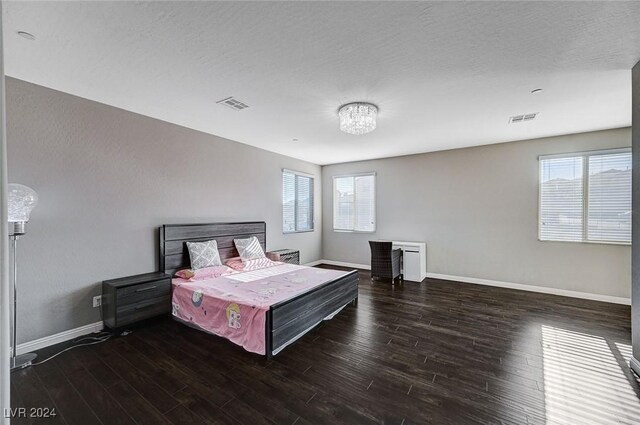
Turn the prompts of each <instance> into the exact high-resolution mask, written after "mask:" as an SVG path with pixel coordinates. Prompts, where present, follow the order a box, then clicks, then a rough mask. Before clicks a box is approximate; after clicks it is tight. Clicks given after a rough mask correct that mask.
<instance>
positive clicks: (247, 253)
mask: <svg viewBox="0 0 640 425" xmlns="http://www.w3.org/2000/svg"><path fill="white" fill-rule="evenodd" d="M233 243H235V244H236V249H237V250H238V254H240V259H241V260H242V261H249V260H255V259H257V258H265V257H266V256H265V255H264V251H263V250H262V246H261V245H260V241H258V238H256V237H255V236H253V237H250V238H247V239H234V240H233Z"/></svg>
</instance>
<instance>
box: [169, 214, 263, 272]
mask: <svg viewBox="0 0 640 425" xmlns="http://www.w3.org/2000/svg"><path fill="white" fill-rule="evenodd" d="M251 236H256V237H257V238H258V240H259V241H260V244H261V245H262V249H264V250H265V251H266V245H267V225H266V223H265V222H264V221H250V222H245V223H202V224H165V225H163V226H162V227H160V271H162V272H165V273H167V274H170V275H172V276H173V274H174V273H175V272H176V271H177V270H180V269H187V268H189V267H191V261H190V260H189V251H188V250H187V242H200V241H208V240H212V239H215V240H216V242H218V252H220V259H221V260H222V261H223V262H224V260H226V259H228V258H231V257H237V256H238V251H237V250H236V247H235V245H234V243H233V240H234V239H243V238H249V237H251Z"/></svg>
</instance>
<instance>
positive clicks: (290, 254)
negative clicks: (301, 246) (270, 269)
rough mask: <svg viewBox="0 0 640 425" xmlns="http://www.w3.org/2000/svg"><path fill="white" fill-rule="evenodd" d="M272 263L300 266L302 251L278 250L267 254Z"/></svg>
mask: <svg viewBox="0 0 640 425" xmlns="http://www.w3.org/2000/svg"><path fill="white" fill-rule="evenodd" d="M267 257H269V259H270V260H272V261H282V262H283V263H289V264H300V251H299V250H297V249H278V250H276V251H269V252H268V253H267Z"/></svg>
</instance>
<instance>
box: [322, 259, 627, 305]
mask: <svg viewBox="0 0 640 425" xmlns="http://www.w3.org/2000/svg"><path fill="white" fill-rule="evenodd" d="M316 263H317V264H329V265H332V266H343V267H354V268H357V269H363V270H371V266H369V265H366V264H356V263H345V262H343V261H334V260H320V261H316ZM427 278H431V279H442V280H453V281H456V282H464V283H474V284H476V285H486V286H497V287H499V288H508V289H518V290H521V291H529V292H539V293H542V294H552V295H561V296H564V297H572V298H581V299H585V300H593V301H603V302H606V303H613V304H623V305H631V298H624V297H614V296H611V295H602V294H592V293H590V292H579V291H570V290H568V289H558V288H550V287H548V286H534V285H525V284H522V283H513V282H501V281H498V280H489V279H480V278H476V277H465V276H454V275H449V274H440V273H427Z"/></svg>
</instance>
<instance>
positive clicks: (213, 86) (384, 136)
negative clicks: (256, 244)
mask: <svg viewBox="0 0 640 425" xmlns="http://www.w3.org/2000/svg"><path fill="white" fill-rule="evenodd" d="M3 7H4V15H5V18H4V37H5V46H6V47H5V55H6V59H5V61H6V62H5V68H6V74H7V75H9V76H12V77H16V78H19V79H22V80H26V81H30V82H33V83H36V84H40V85H43V86H46V87H50V88H53V89H56V90H61V91H64V92H67V93H71V94H74V95H77V96H81V97H84V98H87V99H92V100H95V101H98V102H102V103H106V104H108V105H113V106H116V107H119V108H123V109H126V110H129V111H133V112H137V113H140V114H144V115H148V116H151V117H154V118H158V119H161V120H165V121H169V122H172V123H176V124H180V125H183V126H186V127H190V128H193V129H197V130H201V131H204V132H207V133H211V134H215V135H218V136H222V137H226V138H229V139H232V140H236V141H239V142H242V143H247V144H250V145H254V146H258V147H261V148H264V149H267V150H271V151H274V152H279V153H282V154H285V155H289V156H293V157H296V158H301V159H304V160H308V161H311V162H314V163H317V164H329V163H336V162H345V161H354V160H361V159H370V158H379V157H387V156H396V155H404V154H411V153H417V152H429V151H436V150H443V149H452V148H459V147H465V146H473V145H482V144H490V143H498V142H506V141H514V140H522V139H529V138H534V137H543V136H550V135H557V134H567V133H575V132H582V131H590V130H599V129H606V128H614V127H622V126H628V125H630V124H631V80H630V68H631V67H632V66H633V65H634V64H635V63H636V62H637V61H638V60H639V59H640V25H638V22H640V2H584V3H583V2H477V3H461V2H439V3H435V2H434V3H429V2H423V3H414V2H380V3H378V2H375V3H374V2H367V3H362V2H278V3H269V2H141V3H133V2H116V1H113V2H100V3H91V2H89V3H85V2H83V3H77V2H44V3H40V2H3ZM17 31H27V32H30V33H32V34H34V35H35V36H36V37H37V39H36V41H29V40H26V39H24V38H22V37H19V36H18V35H17V34H16V32H17ZM538 87H541V88H543V89H544V91H543V92H541V93H539V94H535V95H534V94H531V93H530V91H531V90H532V89H535V88H538ZM228 96H235V97H237V98H238V99H239V100H241V101H243V102H245V103H247V104H249V105H250V108H248V109H246V110H244V111H241V112H237V111H233V110H231V109H228V108H226V107H223V106H220V105H217V104H216V103H215V102H216V101H218V100H221V99H223V98H226V97H228ZM351 101H368V102H372V103H375V104H376V105H378V106H379V108H380V112H379V115H378V129H377V130H376V131H374V132H373V133H370V134H367V135H364V136H352V135H348V134H344V133H341V132H340V131H339V130H338V119H337V110H338V107H339V106H340V105H341V104H344V103H347V102H351ZM529 112H539V113H540V115H539V116H538V118H536V120H534V121H533V122H530V123H521V124H508V122H507V121H508V118H509V116H511V115H517V114H523V113H529ZM294 138H296V139H300V141H299V142H293V141H292V139H294Z"/></svg>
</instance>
